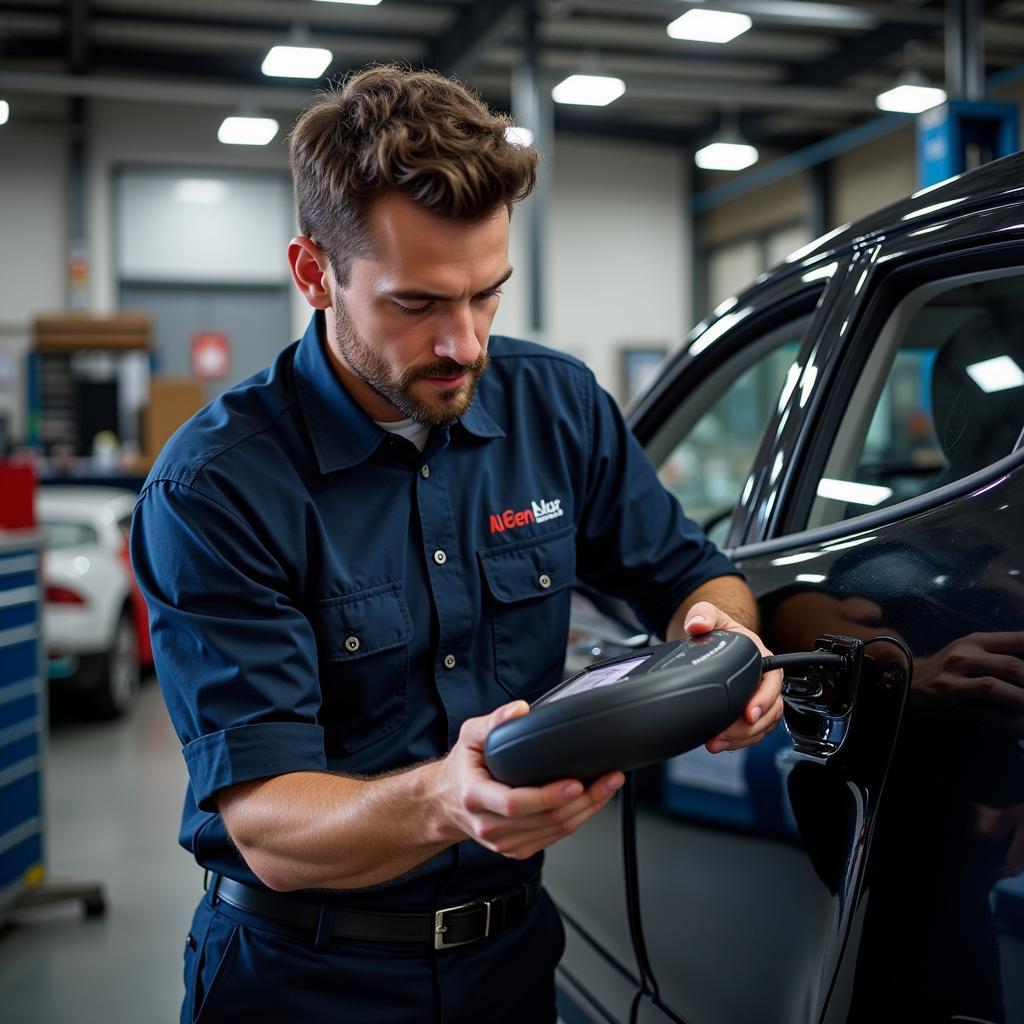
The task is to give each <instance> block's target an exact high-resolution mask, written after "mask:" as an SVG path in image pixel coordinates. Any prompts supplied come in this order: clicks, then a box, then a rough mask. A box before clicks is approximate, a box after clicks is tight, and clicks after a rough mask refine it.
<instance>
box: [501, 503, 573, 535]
mask: <svg viewBox="0 0 1024 1024" xmlns="http://www.w3.org/2000/svg"><path fill="white" fill-rule="evenodd" d="M561 515H564V513H563V511H562V499H561V498H554V499H552V500H551V501H544V500H541V501H531V502H530V508H524V509H522V511H520V512H516V511H515V510H514V509H511V508H507V509H505V511H504V512H499V513H497V515H492V516H491V533H503V532H504V531H505V530H514V529H515V528H516V527H517V526H527V525H528V524H530V523H545V522H547V521H548V520H549V519H557V518H558V517H559V516H561Z"/></svg>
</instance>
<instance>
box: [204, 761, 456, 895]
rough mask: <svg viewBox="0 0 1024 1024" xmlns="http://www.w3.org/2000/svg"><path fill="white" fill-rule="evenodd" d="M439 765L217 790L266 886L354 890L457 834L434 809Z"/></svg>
mask: <svg viewBox="0 0 1024 1024" xmlns="http://www.w3.org/2000/svg"><path fill="white" fill-rule="evenodd" d="M437 768H438V763H436V762H434V763H428V764H423V765H419V766H417V767H416V768H412V769H410V770H408V771H404V772H399V773H396V774H393V775H387V776H383V777H381V778H377V779H354V778H348V777H345V776H339V775H330V774H327V773H319V772H295V773H292V774H288V775H279V776H276V777H274V778H269V779H261V780H258V781H256V782H249V783H242V784H240V785H238V786H233V787H230V788H229V789H226V790H223V791H222V792H221V793H220V794H218V807H219V809H220V811H221V813H222V814H223V816H224V820H225V824H226V825H227V829H228V832H229V834H230V835H231V838H232V840H233V841H234V842H235V844H236V845H237V846H238V848H239V851H240V852H241V854H242V856H243V857H244V858H245V861H246V863H247V864H248V865H249V867H250V868H251V869H252V870H253V872H254V873H255V874H256V875H257V877H259V878H260V879H261V881H263V882H264V884H266V885H268V886H269V887H270V888H272V889H277V890H280V891H289V890H293V889H321V888H322V889H356V888H362V887H364V886H368V885H376V884H379V883H381V882H386V881H389V880H391V879H393V878H397V877H398V876H399V875H402V874H404V873H405V872H407V871H409V870H411V869H412V868H414V867H416V866H417V865H418V864H422V863H423V862H424V861H426V860H429V859H430V858H431V857H433V856H435V855H436V854H438V853H440V852H441V851H442V850H444V849H445V848H446V847H448V846H450V845H452V843H454V842H458V841H459V840H460V839H462V838H464V837H463V836H461V835H459V834H458V833H457V832H456V831H455V830H454V829H453V828H452V827H451V826H450V825H448V824H446V823H445V822H444V820H443V819H442V816H441V814H440V813H439V811H438V807H439V804H440V801H439V799H438V793H437V790H438V772H437Z"/></svg>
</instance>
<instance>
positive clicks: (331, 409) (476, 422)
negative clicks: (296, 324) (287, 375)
mask: <svg viewBox="0 0 1024 1024" xmlns="http://www.w3.org/2000/svg"><path fill="white" fill-rule="evenodd" d="M326 344H327V342H326V332H325V324H324V315H323V313H322V312H321V311H317V312H315V313H314V314H313V316H312V318H311V319H310V321H309V326H308V327H307V328H306V333H305V334H304V335H303V336H302V340H301V341H300V342H299V347H298V350H297V351H296V354H295V364H294V365H295V384H296V389H297V391H298V395H299V406H300V408H301V410H302V414H303V416H304V418H305V420H306V426H307V427H308V428H309V434H310V437H311V438H312V439H313V448H314V450H315V452H316V457H317V462H318V463H319V465H320V471H321V472H322V473H331V472H334V471H335V470H339V469H348V468H350V467H351V466H355V465H357V464H358V463H360V462H363V461H365V460H366V459H368V458H369V457H370V456H371V455H372V454H373V453H374V451H376V449H377V447H378V445H380V443H381V442H382V441H383V440H384V438H385V437H387V432H386V431H384V430H381V428H380V427H378V426H377V424H376V423H374V422H373V420H372V419H370V417H369V416H367V415H366V413H364V412H363V410H362V409H360V408H359V406H358V404H357V403H356V401H355V399H353V398H352V396H351V395H350V394H349V393H348V391H346V390H345V387H344V385H343V384H342V383H341V381H340V380H339V379H338V375H337V374H336V373H335V371H334V367H333V366H331V363H330V360H329V359H328V358H327V351H326ZM459 422H460V424H461V425H462V427H463V428H464V429H465V430H467V431H468V432H469V433H470V434H473V435H475V436H476V437H504V436H505V431H504V430H502V429H501V427H499V426H498V424H497V423H496V422H495V421H494V419H493V418H492V417H491V415H490V414H489V413H488V412H487V410H486V409H484V407H483V406H482V405H481V403H480V395H479V392H478V393H477V396H476V397H475V398H474V400H473V404H472V405H471V406H470V407H469V409H468V410H467V411H466V414H465V415H464V416H463V417H462V418H461V420H460V421H459Z"/></svg>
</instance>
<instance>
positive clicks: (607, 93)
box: [551, 75, 626, 107]
mask: <svg viewBox="0 0 1024 1024" xmlns="http://www.w3.org/2000/svg"><path fill="white" fill-rule="evenodd" d="M625 91H626V83H625V82H624V81H623V80H622V79H621V78H609V77H608V76H607V75H570V76H569V77H568V78H565V79H563V80H562V81H561V82H559V83H558V85H556V86H555V87H554V89H552V90H551V98H552V99H553V100H554V101H555V102H556V103H576V104H578V105H580V106H584V107H607V106H608V104H609V103H611V102H612V100H617V99H618V98H619V97H620V96H621V95H622V94H623V93H624V92H625Z"/></svg>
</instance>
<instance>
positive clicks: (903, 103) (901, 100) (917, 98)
mask: <svg viewBox="0 0 1024 1024" xmlns="http://www.w3.org/2000/svg"><path fill="white" fill-rule="evenodd" d="M945 102H946V90H945V89H939V88H938V87H937V86H934V85H915V84H911V83H906V84H903V85H897V86H896V88H895V89H889V90H888V91H887V92H882V93H879V94H878V95H877V96H876V97H875V106H877V107H878V109H879V110H888V111H892V112H893V113H896V114H920V113H922V112H923V111H925V110H931V108H932V107H937V106H938V105H939V104H940V103H945Z"/></svg>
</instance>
